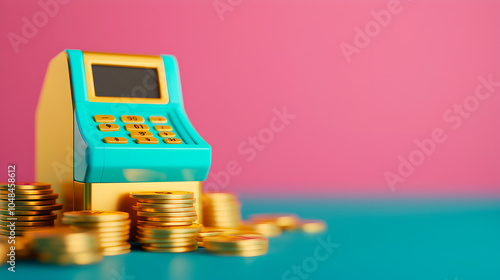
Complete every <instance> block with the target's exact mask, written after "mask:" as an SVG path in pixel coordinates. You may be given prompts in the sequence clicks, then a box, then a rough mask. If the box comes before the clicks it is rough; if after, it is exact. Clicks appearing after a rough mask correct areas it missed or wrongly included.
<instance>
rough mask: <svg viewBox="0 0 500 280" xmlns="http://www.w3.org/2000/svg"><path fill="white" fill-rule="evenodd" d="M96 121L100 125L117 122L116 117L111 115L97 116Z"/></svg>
mask: <svg viewBox="0 0 500 280" xmlns="http://www.w3.org/2000/svg"><path fill="white" fill-rule="evenodd" d="M94 120H95V121H96V122H98V123H110V122H111V123H112V122H115V121H116V119H115V117H113V116H111V115H95V116H94Z"/></svg>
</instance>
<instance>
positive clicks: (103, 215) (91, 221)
mask: <svg viewBox="0 0 500 280" xmlns="http://www.w3.org/2000/svg"><path fill="white" fill-rule="evenodd" d="M62 222H63V223H64V224H67V225H70V227H71V228H74V229H80V230H88V231H94V232H96V235H97V240H98V246H99V248H100V250H101V252H102V254H103V255H105V256H112V255H120V254H126V253H128V252H130V243H129V242H128V239H129V237H130V236H129V232H130V219H129V214H128V213H127V212H120V211H97V210H85V211H71V212H65V213H64V216H63V218H62Z"/></svg>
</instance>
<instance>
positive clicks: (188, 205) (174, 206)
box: [136, 200, 194, 209]
mask: <svg viewBox="0 0 500 280" xmlns="http://www.w3.org/2000/svg"><path fill="white" fill-rule="evenodd" d="M153 201H154V200H153ZM136 206H137V207H139V208H143V207H144V208H155V209H156V208H158V209H165V208H169V209H185V208H194V207H193V204H192V203H185V204H168V203H147V202H137V205H136Z"/></svg>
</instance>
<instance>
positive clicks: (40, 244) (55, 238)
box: [28, 227, 102, 265]
mask: <svg viewBox="0 0 500 280" xmlns="http://www.w3.org/2000/svg"><path fill="white" fill-rule="evenodd" d="M28 236H29V237H30V238H31V239H32V242H33V247H34V249H35V252H36V257H37V259H38V260H39V261H40V262H44V263H51V264H60V265H74V264H79V265H84V264H91V263H96V262H99V261H100V260H101V259H102V254H101V252H100V251H99V245H98V242H97V241H98V239H97V236H96V235H95V233H93V232H89V231H78V230H75V229H71V228H68V227H55V228H52V229H49V230H42V231H33V232H30V233H29V234H28Z"/></svg>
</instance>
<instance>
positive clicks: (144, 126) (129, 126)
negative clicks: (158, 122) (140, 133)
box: [125, 123, 149, 131]
mask: <svg viewBox="0 0 500 280" xmlns="http://www.w3.org/2000/svg"><path fill="white" fill-rule="evenodd" d="M125 129H126V130H127V131H133V130H149V126H148V125H147V124H131V123H128V124H126V125H125Z"/></svg>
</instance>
